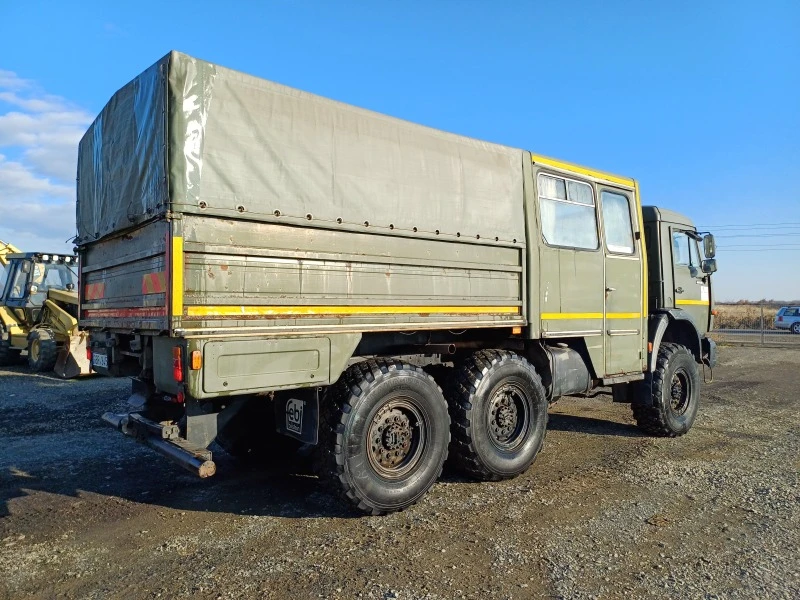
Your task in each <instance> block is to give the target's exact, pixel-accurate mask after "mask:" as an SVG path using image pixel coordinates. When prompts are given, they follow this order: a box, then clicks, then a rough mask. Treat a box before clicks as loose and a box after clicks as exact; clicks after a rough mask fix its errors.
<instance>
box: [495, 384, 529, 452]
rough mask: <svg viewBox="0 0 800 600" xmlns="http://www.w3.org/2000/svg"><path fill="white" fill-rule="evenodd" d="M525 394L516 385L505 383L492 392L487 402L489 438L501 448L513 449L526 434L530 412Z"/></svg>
mask: <svg viewBox="0 0 800 600" xmlns="http://www.w3.org/2000/svg"><path fill="white" fill-rule="evenodd" d="M528 404H529V403H528V402H527V396H526V394H525V392H524V391H523V390H522V388H520V387H519V386H517V385H514V384H511V383H506V384H504V385H502V386H500V387H499V388H497V390H495V392H494V394H492V397H491V399H490V400H489V403H488V412H487V419H488V425H489V426H488V430H489V439H490V440H491V441H492V443H493V444H494V445H495V446H497V447H498V448H499V449H501V450H513V449H514V448H516V447H517V446H519V445H520V444H521V443H522V442H523V441H524V440H525V437H526V436H527V433H528V428H529V426H530V412H529V410H528Z"/></svg>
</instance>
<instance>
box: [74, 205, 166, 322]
mask: <svg viewBox="0 0 800 600" xmlns="http://www.w3.org/2000/svg"><path fill="white" fill-rule="evenodd" d="M168 231H169V224H168V223H167V222H166V221H163V220H162V221H155V222H151V223H149V224H147V225H144V226H142V227H139V228H138V229H135V230H133V231H130V232H129V233H127V234H125V235H122V236H116V237H111V238H106V239H104V240H101V241H99V242H96V243H94V244H91V245H89V246H87V247H85V248H84V251H83V254H82V257H81V277H82V280H81V290H80V302H81V310H80V325H81V327H93V328H100V327H109V328H119V329H151V330H158V331H160V330H165V329H167V328H168V321H167V318H168V315H167V305H166V300H167V280H168V277H169V272H168V269H167V262H166V252H167V244H166V242H167V233H168Z"/></svg>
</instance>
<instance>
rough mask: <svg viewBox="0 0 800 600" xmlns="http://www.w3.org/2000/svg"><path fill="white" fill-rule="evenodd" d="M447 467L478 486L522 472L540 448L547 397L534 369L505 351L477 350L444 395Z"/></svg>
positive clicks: (545, 425)
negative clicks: (448, 439) (479, 482)
mask: <svg viewBox="0 0 800 600" xmlns="http://www.w3.org/2000/svg"><path fill="white" fill-rule="evenodd" d="M446 395H447V400H448V404H449V406H450V421H451V438H452V441H451V443H450V457H451V462H452V463H453V464H454V466H455V467H456V468H458V469H459V470H460V471H462V472H463V473H465V474H466V475H469V476H470V477H473V478H475V479H478V480H482V481H499V480H501V479H511V478H512V477H516V476H517V475H519V474H520V473H524V472H525V471H526V470H527V469H528V467H530V465H531V463H532V462H533V461H534V460H535V459H536V455H537V454H539V451H540V450H541V449H542V445H543V444H544V438H545V431H546V429H547V395H546V393H545V389H544V386H543V385H542V379H541V377H540V376H539V374H538V373H537V372H536V369H535V368H534V367H533V365H531V364H530V363H529V362H528V361H527V360H525V359H524V358H523V357H521V356H519V355H518V354H515V353H514V352H509V351H507V350H481V351H479V352H476V353H475V354H473V355H472V356H470V357H469V358H467V359H466V360H465V361H464V362H463V363H461V365H459V366H458V367H457V369H456V373H455V374H454V376H453V378H452V379H451V383H450V385H449V386H448V387H447V390H446Z"/></svg>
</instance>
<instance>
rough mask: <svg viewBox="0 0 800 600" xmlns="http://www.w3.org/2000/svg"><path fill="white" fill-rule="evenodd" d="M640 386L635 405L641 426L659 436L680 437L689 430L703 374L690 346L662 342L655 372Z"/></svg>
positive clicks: (637, 421) (637, 419)
mask: <svg viewBox="0 0 800 600" xmlns="http://www.w3.org/2000/svg"><path fill="white" fill-rule="evenodd" d="M640 389H641V392H640V393H639V394H638V397H637V398H636V399H635V400H634V402H633V404H632V408H633V416H634V418H635V419H636V423H637V425H638V426H639V428H640V429H642V430H643V431H646V432H647V433H649V434H651V435H656V436H659V437H677V436H679V435H683V434H684V433H686V432H687V431H689V429H690V428H691V427H692V424H693V423H694V420H695V417H696V416H697V407H698V405H699V403H700V375H699V373H698V372H697V363H696V362H695V360H694V356H692V353H691V352H689V349H688V348H686V347H685V346H681V345H679V344H666V343H665V344H661V346H660V347H659V349H658V357H657V359H656V368H655V371H653V372H652V373H649V374H648V375H647V378H646V379H645V381H644V382H643V384H642V387H641V388H640ZM648 394H649V397H647V395H648Z"/></svg>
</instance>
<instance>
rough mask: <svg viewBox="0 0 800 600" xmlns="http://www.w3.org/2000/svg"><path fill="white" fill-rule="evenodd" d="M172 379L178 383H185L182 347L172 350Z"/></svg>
mask: <svg viewBox="0 0 800 600" xmlns="http://www.w3.org/2000/svg"><path fill="white" fill-rule="evenodd" d="M172 378H173V379H174V380H175V381H177V382H178V383H181V382H183V353H182V351H181V347H180V346H173V348H172Z"/></svg>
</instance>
